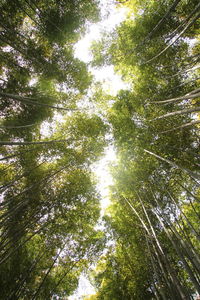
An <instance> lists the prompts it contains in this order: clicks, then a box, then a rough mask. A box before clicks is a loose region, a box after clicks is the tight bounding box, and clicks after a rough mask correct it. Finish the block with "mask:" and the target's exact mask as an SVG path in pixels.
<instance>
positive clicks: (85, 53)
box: [75, 1, 127, 63]
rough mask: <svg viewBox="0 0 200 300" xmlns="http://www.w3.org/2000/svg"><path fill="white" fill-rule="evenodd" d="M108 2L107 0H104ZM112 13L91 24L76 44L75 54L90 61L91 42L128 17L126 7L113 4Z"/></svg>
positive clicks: (85, 60) (83, 59)
mask: <svg viewBox="0 0 200 300" xmlns="http://www.w3.org/2000/svg"><path fill="white" fill-rule="evenodd" d="M103 2H105V3H106V1H102V5H104V4H103ZM109 11H110V15H109V16H108V18H107V19H104V20H103V21H101V22H99V23H97V24H91V25H90V27H89V28H88V32H87V34H86V35H85V36H84V37H83V38H82V39H81V40H80V41H79V42H78V43H76V45H75V56H76V57H78V58H79V59H80V60H82V61H84V62H86V63H88V62H90V61H91V60H92V55H91V53H90V47H91V43H92V42H93V41H95V40H98V39H99V38H100V37H101V34H102V32H105V31H106V32H109V31H111V30H112V29H114V28H115V27H116V26H117V25H119V24H120V23H121V22H122V21H123V20H124V19H125V17H126V13H127V10H126V9H125V8H121V9H117V8H114V6H113V5H112V6H111V7H110V10H109Z"/></svg>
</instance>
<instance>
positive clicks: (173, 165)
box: [144, 149, 200, 180]
mask: <svg viewBox="0 0 200 300" xmlns="http://www.w3.org/2000/svg"><path fill="white" fill-rule="evenodd" d="M144 151H145V152H147V153H149V154H150V155H153V156H155V157H156V158H158V159H159V160H162V161H164V162H166V163H168V164H169V165H171V166H172V167H174V168H177V169H180V170H181V171H183V172H185V173H187V174H188V175H190V176H191V177H192V178H194V179H196V180H200V176H199V175H198V174H195V173H194V172H192V171H190V170H188V169H186V168H183V167H181V166H178V165H177V164H176V163H174V162H172V161H170V160H169V159H166V158H163V157H161V156H160V155H157V154H155V153H153V152H151V151H148V150H146V149H144Z"/></svg>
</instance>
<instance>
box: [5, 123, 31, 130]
mask: <svg viewBox="0 0 200 300" xmlns="http://www.w3.org/2000/svg"><path fill="white" fill-rule="evenodd" d="M34 125H36V124H29V125H22V126H0V128H2V129H18V128H28V127H32V126H34Z"/></svg>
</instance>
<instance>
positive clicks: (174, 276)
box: [137, 193, 188, 300]
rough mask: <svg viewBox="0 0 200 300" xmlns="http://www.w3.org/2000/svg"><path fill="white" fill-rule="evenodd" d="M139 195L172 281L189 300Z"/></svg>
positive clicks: (181, 296) (183, 297) (182, 295)
mask: <svg viewBox="0 0 200 300" xmlns="http://www.w3.org/2000/svg"><path fill="white" fill-rule="evenodd" d="M137 195H138V199H139V201H140V203H141V205H142V208H143V211H144V214H145V216H146V218H147V221H148V223H149V226H150V229H151V232H152V234H153V237H154V239H155V241H156V244H157V246H158V249H159V251H160V252H161V254H162V257H163V259H164V261H165V264H166V267H167V269H168V270H169V275H170V277H171V279H172V282H174V284H175V287H176V288H177V292H178V293H179V295H180V298H181V299H185V300H187V299H188V295H186V293H185V291H184V289H183V287H182V285H181V283H180V281H179V279H178V278H177V275H176V274H175V272H174V270H173V269H172V267H171V266H170V262H169V260H168V258H167V255H166V254H165V253H164V252H163V249H162V247H161V244H160V242H159V240H158V238H157V235H156V233H155V230H154V228H153V226H152V223H151V220H150V218H149V216H148V213H147V211H146V208H145V206H144V204H143V202H142V199H141V197H140V196H139V194H138V193H137Z"/></svg>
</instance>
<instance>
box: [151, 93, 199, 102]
mask: <svg viewBox="0 0 200 300" xmlns="http://www.w3.org/2000/svg"><path fill="white" fill-rule="evenodd" d="M198 97H200V93H195V94H193V93H192V92H191V93H190V94H186V95H185V96H182V97H177V98H171V99H167V100H161V101H154V102H151V103H152V104H154V103H155V104H168V103H172V102H173V103H174V102H178V101H180V100H187V99H195V98H198Z"/></svg>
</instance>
